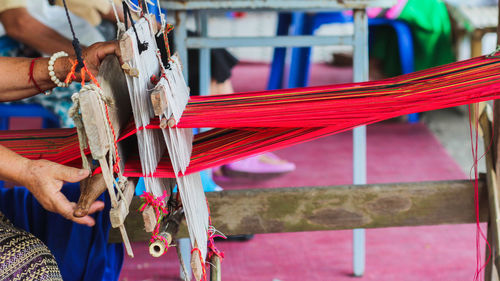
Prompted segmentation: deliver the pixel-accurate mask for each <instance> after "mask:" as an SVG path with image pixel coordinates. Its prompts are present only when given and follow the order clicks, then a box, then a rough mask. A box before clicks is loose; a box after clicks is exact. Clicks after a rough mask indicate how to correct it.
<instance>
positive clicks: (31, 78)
mask: <svg viewBox="0 0 500 281" xmlns="http://www.w3.org/2000/svg"><path fill="white" fill-rule="evenodd" d="M39 59H41V57H39V58H34V59H32V60H31V64H30V72H29V74H28V76H29V79H28V83H29V82H33V84H34V85H35V88H36V89H37V90H38V92H40V93H43V92H44V90H42V88H40V86H38V83H37V82H36V81H35V77H34V76H33V70H34V69H35V62H36V61H37V60H39Z"/></svg>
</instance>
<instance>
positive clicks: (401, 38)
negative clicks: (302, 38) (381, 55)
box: [267, 12, 418, 123]
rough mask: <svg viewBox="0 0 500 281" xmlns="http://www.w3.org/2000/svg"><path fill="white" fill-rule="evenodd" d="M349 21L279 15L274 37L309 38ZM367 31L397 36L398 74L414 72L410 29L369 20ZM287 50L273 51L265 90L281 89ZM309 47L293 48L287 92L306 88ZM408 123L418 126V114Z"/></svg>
mask: <svg viewBox="0 0 500 281" xmlns="http://www.w3.org/2000/svg"><path fill="white" fill-rule="evenodd" d="M350 21H352V17H351V16H348V15H345V14H343V13H341V12H330V13H315V14H310V13H281V14H279V16H278V27H277V35H287V34H288V33H289V30H290V28H291V27H292V29H293V30H292V31H291V33H293V34H294V35H312V34H314V31H315V30H316V29H318V28H319V27H320V26H321V25H323V24H326V23H346V22H350ZM368 25H369V27H370V29H372V28H374V27H379V26H387V27H391V28H392V29H393V30H394V31H395V32H396V34H397V40H398V42H397V43H398V49H399V57H400V63H401V72H402V73H403V74H407V73H411V72H413V71H414V69H415V68H414V61H413V37H412V33H411V28H410V27H409V26H408V25H407V24H406V23H405V22H402V21H398V20H389V19H384V18H374V19H369V20H368ZM285 57H286V48H275V49H274V54H273V61H272V64H271V73H270V76H269V81H268V87H267V88H268V89H269V90H274V89H281V88H283V85H284V76H285V75H284V73H285ZM310 57H311V48H310V47H300V48H293V49H292V55H291V63H290V71H289V75H288V77H289V78H288V83H287V87H288V88H297V87H306V86H307V85H308V84H309V71H310ZM408 122H410V123H414V122H418V114H417V113H414V114H410V115H409V116H408Z"/></svg>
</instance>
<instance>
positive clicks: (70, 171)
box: [56, 165, 89, 182]
mask: <svg viewBox="0 0 500 281" xmlns="http://www.w3.org/2000/svg"><path fill="white" fill-rule="evenodd" d="M56 176H57V179H59V180H63V181H65V182H79V181H81V180H83V179H85V178H87V177H88V176H89V171H88V170H86V169H77V168H73V167H68V166H64V165H59V166H58V167H57V172H56Z"/></svg>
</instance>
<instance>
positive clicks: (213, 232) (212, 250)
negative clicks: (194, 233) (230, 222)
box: [206, 200, 227, 262]
mask: <svg viewBox="0 0 500 281" xmlns="http://www.w3.org/2000/svg"><path fill="white" fill-rule="evenodd" d="M206 202H207V209H208V225H209V227H208V231H207V234H208V242H207V243H208V244H207V249H208V254H207V255H208V258H207V262H208V261H209V260H211V259H212V257H213V256H214V255H216V256H218V257H219V258H220V259H221V261H222V259H223V258H224V252H222V251H220V250H219V249H217V247H216V246H215V241H214V239H215V238H217V237H218V238H223V239H226V238H227V237H226V236H225V235H224V234H222V233H220V232H219V231H218V230H217V229H216V228H215V227H214V226H213V225H212V216H211V215H210V206H209V205H208V200H206Z"/></svg>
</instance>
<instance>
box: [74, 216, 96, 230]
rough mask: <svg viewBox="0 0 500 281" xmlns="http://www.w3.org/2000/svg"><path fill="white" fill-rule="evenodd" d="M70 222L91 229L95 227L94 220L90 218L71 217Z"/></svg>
mask: <svg viewBox="0 0 500 281" xmlns="http://www.w3.org/2000/svg"><path fill="white" fill-rule="evenodd" d="M71 220H72V221H74V222H76V223H78V224H83V225H86V226H88V227H92V226H94V225H95V220H94V218H92V217H91V216H84V217H81V218H76V217H73V218H72V219H71Z"/></svg>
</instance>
